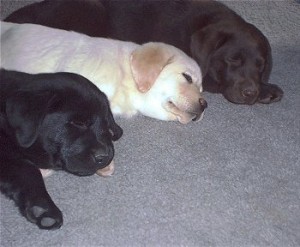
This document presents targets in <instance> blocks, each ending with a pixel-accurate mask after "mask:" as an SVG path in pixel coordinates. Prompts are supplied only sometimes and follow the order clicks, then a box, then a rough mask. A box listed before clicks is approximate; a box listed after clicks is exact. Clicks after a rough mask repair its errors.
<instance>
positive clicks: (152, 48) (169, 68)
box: [130, 43, 207, 124]
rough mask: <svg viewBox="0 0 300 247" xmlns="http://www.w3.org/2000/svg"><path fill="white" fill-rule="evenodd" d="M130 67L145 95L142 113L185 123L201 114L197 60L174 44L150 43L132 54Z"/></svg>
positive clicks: (199, 73) (202, 110)
mask: <svg viewBox="0 0 300 247" xmlns="http://www.w3.org/2000/svg"><path fill="white" fill-rule="evenodd" d="M130 65H131V71H132V75H133V78H134V80H135V83H136V87H137V89H138V91H139V92H141V93H142V94H144V95H143V97H144V102H145V104H143V107H142V109H140V111H141V113H142V114H143V115H146V116H149V117H155V118H158V119H161V120H173V121H174V120H178V121H179V122H181V123H183V124H186V123H189V122H190V121H192V120H194V121H195V120H198V119H200V118H201V117H202V115H203V113H204V110H205V108H206V107H207V103H206V101H205V100H204V99H203V97H202V96H201V92H202V74H201V70H200V68H199V66H198V65H197V63H196V62H195V61H194V60H193V59H192V58H190V57H188V56H187V55H186V54H185V53H184V52H182V51H180V50H179V49H177V48H175V47H174V46H171V45H167V44H163V43H147V44H144V45H142V46H139V47H138V48H137V49H136V50H134V51H133V52H132V55H131V61H130Z"/></svg>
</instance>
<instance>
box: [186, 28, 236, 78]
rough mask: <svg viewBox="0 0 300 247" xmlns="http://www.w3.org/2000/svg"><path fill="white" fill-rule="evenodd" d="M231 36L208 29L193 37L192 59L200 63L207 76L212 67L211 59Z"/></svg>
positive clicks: (194, 34) (196, 33)
mask: <svg viewBox="0 0 300 247" xmlns="http://www.w3.org/2000/svg"><path fill="white" fill-rule="evenodd" d="M230 37H231V35H230V34H228V33H224V32H222V31H219V30H216V29H215V28H214V27H210V26H208V27H206V28H203V29H201V30H198V31H197V32H195V33H193V35H192V36H191V43H190V51H191V54H192V57H193V58H194V59H195V60H196V61H197V62H198V64H199V65H200V68H201V70H202V73H203V76H205V75H206V74H207V72H208V69H209V67H210V59H211V57H212V55H213V54H214V52H215V51H217V50H218V49H219V48H220V47H222V46H223V45H224V44H225V43H226V42H227V40H228V39H230Z"/></svg>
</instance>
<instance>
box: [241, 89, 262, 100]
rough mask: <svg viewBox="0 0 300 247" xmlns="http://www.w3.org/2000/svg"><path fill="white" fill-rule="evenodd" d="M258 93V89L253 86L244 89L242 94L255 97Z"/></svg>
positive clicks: (246, 96)
mask: <svg viewBox="0 0 300 247" xmlns="http://www.w3.org/2000/svg"><path fill="white" fill-rule="evenodd" d="M257 94H258V91H257V90H255V89H252V88H246V89H244V90H243V91H242V95H243V96H244V97H245V98H253V97H256V96H257Z"/></svg>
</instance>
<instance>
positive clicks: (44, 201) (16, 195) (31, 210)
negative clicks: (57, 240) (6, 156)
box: [0, 160, 63, 230]
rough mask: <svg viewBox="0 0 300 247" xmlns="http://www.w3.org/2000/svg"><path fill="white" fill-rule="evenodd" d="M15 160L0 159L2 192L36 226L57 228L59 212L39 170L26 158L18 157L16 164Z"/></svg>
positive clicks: (59, 217)
mask: <svg viewBox="0 0 300 247" xmlns="http://www.w3.org/2000/svg"><path fill="white" fill-rule="evenodd" d="M15 162H17V161H12V160H9V161H8V160H6V161H5V160H2V161H1V162H0V163H1V164H0V165H1V167H0V181H1V183H0V189H1V192H2V193H4V194H5V195H6V196H8V197H9V198H11V199H13V200H14V201H15V203H16V205H17V206H18V207H19V210H20V212H21V213H22V215H23V216H24V217H26V218H27V219H28V220H29V221H30V222H32V223H35V224H36V225H37V226H38V227H39V228H41V229H48V230H54V229H58V228H60V227H61V225H62V223H63V218H62V213H61V211H60V210H59V209H58V208H57V206H56V205H55V204H54V202H53V201H52V199H51V197H50V196H49V194H48V192H47V190H46V187H45V184H44V181H43V178H42V175H41V173H40V171H39V170H38V169H37V168H35V167H34V166H32V165H30V164H26V161H18V164H17V165H16V163H15ZM19 162H24V163H23V164H22V163H19Z"/></svg>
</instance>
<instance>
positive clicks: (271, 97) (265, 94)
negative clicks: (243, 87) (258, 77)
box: [258, 84, 283, 104]
mask: <svg viewBox="0 0 300 247" xmlns="http://www.w3.org/2000/svg"><path fill="white" fill-rule="evenodd" d="M282 97H283V91H282V89H281V88H280V87H278V86H277V85H273V84H263V85H262V86H261V91H260V94H259V96H258V102H259V103H262V104H270V103H273V102H277V101H280V100H281V99H282Z"/></svg>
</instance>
